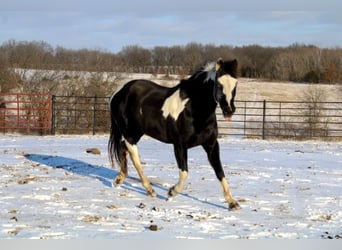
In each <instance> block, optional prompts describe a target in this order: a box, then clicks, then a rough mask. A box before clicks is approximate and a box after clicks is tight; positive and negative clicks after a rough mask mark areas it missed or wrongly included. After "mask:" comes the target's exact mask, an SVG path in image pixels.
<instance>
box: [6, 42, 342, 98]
mask: <svg viewBox="0 0 342 250" xmlns="http://www.w3.org/2000/svg"><path fill="white" fill-rule="evenodd" d="M219 57H222V58H223V59H232V58H237V59H238V61H239V64H240V75H241V77H249V78H262V79H269V80H278V81H295V82H309V83H342V49H341V48H320V47H317V46H314V45H305V44H298V43H296V44H292V45H290V46H288V47H264V46H259V45H248V46H230V45H220V46H216V45H212V44H200V43H194V42H193V43H188V44H186V45H182V46H181V45H174V46H156V47H153V48H144V47H141V46H139V45H128V46H125V47H123V48H122V49H121V51H119V52H117V53H113V52H110V51H106V50H103V49H67V48H64V47H60V46H57V47H53V46H51V45H50V44H48V43H47V42H44V41H15V40H9V41H6V42H4V43H3V44H2V45H1V46H0V84H1V91H2V92H4V91H5V90H7V89H10V88H12V87H13V86H14V85H16V84H18V83H20V82H21V81H24V80H25V79H22V78H21V77H20V76H18V74H17V73H14V72H13V69H17V68H20V69H41V70H68V71H87V72H128V73H152V74H165V75H170V74H176V75H181V76H185V75H188V74H191V73H193V72H194V71H195V70H197V69H198V68H199V67H200V66H201V65H203V64H205V63H206V62H208V61H213V60H216V59H217V58H219Z"/></svg>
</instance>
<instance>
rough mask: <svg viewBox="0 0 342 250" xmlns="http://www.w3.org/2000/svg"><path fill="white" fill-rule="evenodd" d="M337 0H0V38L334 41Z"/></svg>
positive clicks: (340, 18)
mask: <svg viewBox="0 0 342 250" xmlns="http://www.w3.org/2000/svg"><path fill="white" fill-rule="evenodd" d="M341 5H342V4H341V1H340V0H335V1H333V0H324V1H322V0H320V1H316V0H302V1H301V0H296V1H291V0H287V1H276V0H271V1H270V0H257V1H245V0H235V1H230V0H207V1H202V0H189V1H187V0H121V1H115V0H94V1H90V0H75V1H72V0H58V1H57V0H54V1H48V0H27V1H26V0H21V1H20V0H1V3H0V44H2V43H3V42H6V41H8V40H10V39H14V40H16V41H32V40H37V41H46V42H47V43H49V44H51V45H52V46H54V47H55V46H62V47H66V48H72V49H81V48H90V49H104V50H108V51H112V52H118V51H120V50H121V49H122V47H124V46H127V45H139V46H142V47H146V48H152V47H154V46H173V45H185V44H187V43H189V42H197V43H202V44H209V43H210V44H215V45H221V44H225V45H232V46H243V45H250V44H259V45H263V46H288V45H291V44H293V43H296V42H297V43H304V44H314V45H317V46H320V47H342V15H341V12H342V7H341Z"/></svg>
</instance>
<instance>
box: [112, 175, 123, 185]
mask: <svg viewBox="0 0 342 250" xmlns="http://www.w3.org/2000/svg"><path fill="white" fill-rule="evenodd" d="M124 181H125V178H123V177H122V176H121V175H118V176H117V177H116V178H115V179H114V181H113V186H114V187H120V186H121V184H122V183H123V182H124Z"/></svg>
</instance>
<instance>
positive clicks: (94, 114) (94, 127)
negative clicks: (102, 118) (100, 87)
mask: <svg viewBox="0 0 342 250" xmlns="http://www.w3.org/2000/svg"><path fill="white" fill-rule="evenodd" d="M96 103H97V96H94V103H93V135H95V134H96Z"/></svg>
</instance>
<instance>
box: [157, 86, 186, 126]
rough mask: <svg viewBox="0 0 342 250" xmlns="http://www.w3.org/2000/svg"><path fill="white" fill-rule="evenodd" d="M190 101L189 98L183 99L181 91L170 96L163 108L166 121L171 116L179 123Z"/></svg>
mask: <svg viewBox="0 0 342 250" xmlns="http://www.w3.org/2000/svg"><path fill="white" fill-rule="evenodd" d="M188 101H189V98H186V99H182V98H181V97H180V91H179V90H177V91H176V92H174V93H173V94H172V95H170V96H169V97H168V98H166V100H165V101H164V104H163V106H162V109H161V110H162V111H163V116H164V117H165V119H166V118H167V117H168V116H169V115H170V116H171V117H172V118H173V119H175V120H176V121H177V119H178V116H179V115H180V114H181V113H182V112H183V110H184V108H185V105H186V103H187V102H188Z"/></svg>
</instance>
